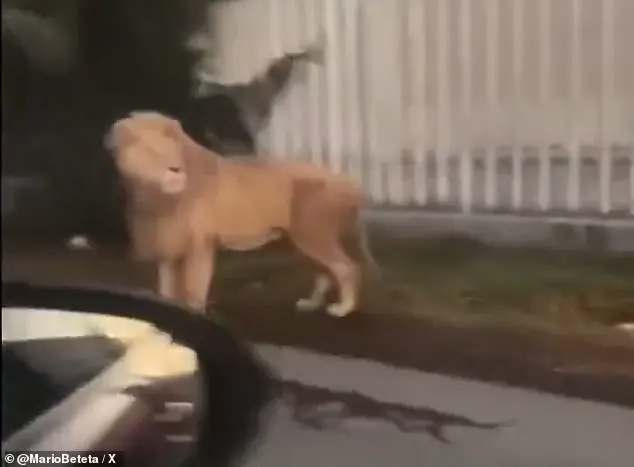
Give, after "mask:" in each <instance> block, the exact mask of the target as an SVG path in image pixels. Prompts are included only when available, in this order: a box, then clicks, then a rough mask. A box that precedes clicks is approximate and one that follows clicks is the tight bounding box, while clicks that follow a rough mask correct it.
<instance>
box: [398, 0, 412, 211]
mask: <svg viewBox="0 0 634 467" xmlns="http://www.w3.org/2000/svg"><path fill="white" fill-rule="evenodd" d="M398 2H399V4H398V6H399V14H398V22H399V28H398V29H399V31H398V32H399V36H400V41H399V47H398V56H399V62H400V63H399V65H400V71H401V76H400V78H401V80H400V94H401V95H400V98H401V114H402V115H401V122H402V125H401V137H400V139H401V148H402V149H401V154H400V165H401V180H402V185H403V188H402V192H403V200H404V201H405V203H412V201H413V199H414V190H415V188H414V183H415V182H414V174H413V172H412V169H413V168H414V166H413V164H414V160H413V157H412V154H413V148H414V132H413V119H414V115H413V114H414V111H415V107H414V106H415V102H414V100H413V93H412V91H413V88H412V79H413V77H414V76H413V74H414V67H415V64H414V63H412V60H411V59H410V53H411V47H412V38H411V36H410V23H411V21H410V17H411V11H410V6H411V2H410V1H409V0H398Z"/></svg>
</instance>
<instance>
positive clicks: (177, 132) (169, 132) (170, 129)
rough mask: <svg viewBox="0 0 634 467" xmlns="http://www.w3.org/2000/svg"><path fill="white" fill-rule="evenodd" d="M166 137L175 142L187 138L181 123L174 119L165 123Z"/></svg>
mask: <svg viewBox="0 0 634 467" xmlns="http://www.w3.org/2000/svg"><path fill="white" fill-rule="evenodd" d="M165 135H166V136H169V137H170V138H174V139H175V140H182V139H183V138H184V137H185V136H186V135H185V130H183V127H182V125H181V123H180V122H179V121H178V120H174V119H170V120H168V121H166V122H165Z"/></svg>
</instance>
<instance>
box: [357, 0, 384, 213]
mask: <svg viewBox="0 0 634 467" xmlns="http://www.w3.org/2000/svg"><path fill="white" fill-rule="evenodd" d="M377 1H381V0H364V1H363V2H362V5H363V8H362V10H361V13H360V14H361V34H362V36H363V38H364V42H363V44H364V47H363V50H362V57H361V62H362V67H363V68H362V75H363V81H364V84H365V85H366V86H367V87H366V89H367V96H366V99H365V100H364V105H365V108H366V110H367V114H366V124H367V128H368V132H367V134H366V147H367V149H368V153H367V154H368V160H367V170H368V184H369V186H370V195H371V198H372V202H373V203H375V204H384V203H386V202H387V201H388V200H389V197H388V190H387V188H386V186H385V183H384V178H385V177H384V172H385V171H384V166H383V161H382V158H381V152H380V150H378V149H377V148H378V147H379V146H380V140H379V136H378V133H379V131H380V123H379V117H380V112H381V110H380V105H379V103H378V102H377V98H376V97H377V96H376V94H377V92H376V88H377V81H378V80H379V78H378V75H379V73H378V72H377V71H378V67H377V62H379V60H378V56H380V54H381V53H382V52H383V50H384V49H383V48H381V47H380V45H381V41H380V40H379V39H377V35H376V27H375V26H376V25H375V21H376V17H377Z"/></svg>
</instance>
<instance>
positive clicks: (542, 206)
mask: <svg viewBox="0 0 634 467" xmlns="http://www.w3.org/2000/svg"><path fill="white" fill-rule="evenodd" d="M214 8H217V9H218V10H216V11H214V15H213V18H215V21H216V22H217V23H216V25H215V33H216V34H217V35H218V36H217V37H216V39H217V41H216V42H215V44H216V50H214V51H213V61H214V62H215V63H214V65H215V67H214V68H215V70H214V71H215V73H216V76H217V78H218V79H220V80H222V81H241V80H247V79H249V78H250V77H251V76H252V75H253V74H255V73H257V72H259V71H261V70H262V68H263V67H264V66H265V65H266V63H267V61H268V60H270V59H271V58H272V57H274V56H279V55H281V54H283V53H285V52H288V51H296V50H298V49H299V48H301V47H302V46H304V45H306V44H308V43H311V42H312V41H314V40H315V39H316V38H317V37H319V35H320V34H321V33H323V34H324V37H325V46H326V49H325V50H326V59H325V63H324V65H323V67H320V66H314V65H308V66H307V68H306V70H305V73H304V76H303V77H301V78H298V79H297V80H296V82H295V83H294V84H293V85H292V88H291V90H290V92H289V94H288V95H287V96H286V97H285V98H284V100H283V102H281V103H279V104H278V106H277V108H276V110H275V112H274V116H273V119H272V122H271V124H270V127H269V128H268V129H267V130H266V131H265V132H264V133H265V134H263V135H260V136H261V137H260V141H259V143H260V145H261V148H262V149H263V150H265V151H270V153H271V154H272V155H274V156H277V157H287V158H307V159H310V160H313V161H315V162H317V163H320V164H326V165H328V166H330V167H331V168H333V169H335V170H338V171H345V172H348V173H350V174H351V175H352V176H354V177H355V178H357V179H358V180H359V181H360V182H361V183H363V185H364V187H365V188H366V189H367V191H368V193H369V194H370V195H371V197H372V199H373V200H374V202H376V203H377V204H387V205H392V206H418V207H421V208H427V209H444V210H452V211H461V212H473V211H480V210H485V211H493V212H514V213H522V212H533V213H543V214H554V213H556V214H558V215H560V214H562V213H564V214H584V215H587V214H588V213H590V214H591V215H595V216H600V215H620V216H629V217H631V216H632V215H634V53H633V52H632V50H630V49H631V48H632V47H633V46H634V1H632V0H390V1H387V0H241V1H238V2H229V3H227V4H221V5H219V6H217V7H214Z"/></svg>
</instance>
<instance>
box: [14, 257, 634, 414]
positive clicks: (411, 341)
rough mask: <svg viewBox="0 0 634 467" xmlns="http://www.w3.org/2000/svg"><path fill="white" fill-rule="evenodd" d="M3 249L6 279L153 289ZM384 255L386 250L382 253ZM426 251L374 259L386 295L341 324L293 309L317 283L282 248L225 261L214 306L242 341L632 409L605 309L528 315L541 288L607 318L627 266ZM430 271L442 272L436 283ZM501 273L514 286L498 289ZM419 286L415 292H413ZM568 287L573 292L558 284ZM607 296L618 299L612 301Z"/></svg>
mask: <svg viewBox="0 0 634 467" xmlns="http://www.w3.org/2000/svg"><path fill="white" fill-rule="evenodd" d="M3 250H4V254H3V260H2V270H3V276H4V277H5V279H6V278H16V277H19V278H32V279H35V280H39V281H45V282H51V281H53V282H56V283H75V284H82V283H85V284H95V283H100V284H103V285H109V286H124V287H135V288H138V287H149V286H150V285H151V282H150V281H151V277H152V275H151V272H150V271H148V270H147V268H142V267H139V266H138V265H134V264H132V263H130V262H129V261H127V260H125V259H124V257H123V256H122V253H123V252H122V250H112V249H103V248H99V249H97V250H95V251H93V252H68V251H64V249H63V248H59V247H58V248H55V249H51V248H50V247H43V246H39V247H33V246H30V247H29V248H25V247H20V248H15V247H13V248H7V247H6V245H5V247H3ZM378 250H379V253H381V251H380V250H381V248H378ZM429 251H430V250H425V251H423V252H422V253H421V254H423V257H425V258H426V259H427V262H426V263H424V264H425V265H424V267H421V266H420V264H422V263H420V262H419V261H418V260H417V259H416V258H418V256H417V255H418V253H416V254H414V253H413V252H411V251H410V252H409V253H408V254H407V255H406V259H405V260H404V259H403V257H402V256H399V257H395V256H391V257H388V258H387V260H386V259H385V258H386V257H385V256H384V255H383V256H382V255H379V257H380V259H383V260H384V261H383V263H384V264H386V265H387V271H386V274H387V276H388V277H387V279H386V282H387V284H389V286H388V285H386V283H380V284H370V286H369V287H367V288H366V290H365V291H364V294H363V300H362V307H361V311H360V312H358V313H355V314H353V315H350V316H349V317H347V318H345V319H335V318H331V317H329V316H327V315H326V314H325V313H323V312H316V313H311V314H299V313H297V312H295V311H294V307H293V305H294V303H295V301H296V300H297V298H299V297H300V296H303V295H305V294H307V293H308V291H309V289H310V285H311V279H312V278H311V274H310V271H309V270H307V269H306V268H302V267H301V266H300V265H299V264H297V263H296V262H295V261H294V260H293V259H292V258H289V257H285V256H283V255H279V254H278V253H277V252H276V251H275V250H270V251H268V252H265V253H262V254H252V253H247V254H244V255H238V256H237V257H233V256H232V255H228V256H227V255H225V256H224V257H222V258H221V262H220V268H219V275H218V277H217V280H216V281H215V282H214V287H213V290H212V299H213V302H214V303H213V305H212V308H213V309H215V310H216V311H217V312H218V313H219V314H221V315H222V317H223V319H224V320H225V321H226V323H227V324H228V325H229V326H230V327H231V328H232V329H234V330H235V331H236V332H237V333H238V334H239V335H241V336H243V337H244V338H246V339H248V340H251V341H255V342H267V343H275V344H280V345H290V346H295V347H300V348H305V349H313V350H316V351H320V352H325V353H330V354H337V355H345V356H354V357H360V358H367V359H373V360H378V361H382V362H386V363H389V364H393V365H395V366H401V367H409V368H416V369H420V370H424V371H430V372H437V373H444V374H451V375H458V376H463V377H467V378H473V379H479V380H488V381H496V382H503V383H507V384H510V385H513V386H520V387H530V388H536V389H540V390H543V391H547V392H552V393H557V394H564V395H567V396H573V397H580V398H584V399H591V400H596V401H605V402H611V403H616V404H621V405H625V406H629V407H634V339H632V338H631V337H630V336H627V335H625V334H624V333H623V334H621V333H618V332H616V331H610V330H609V329H608V327H606V326H599V325H597V324H596V323H600V322H601V320H602V319H596V320H594V321H593V320H589V319H586V318H587V317H588V316H592V315H593V313H595V310H596V309H598V308H587V307H586V308H579V307H577V308H574V309H573V311H571V312H566V313H563V317H562V313H561V312H554V313H553V312H552V310H550V311H549V310H545V311H544V313H543V314H542V315H539V313H537V312H538V311H539V310H540V309H541V307H540V306H539V305H538V304H539V303H540V302H539V301H535V300H533V301H530V303H531V305H530V306H529V305H526V307H524V308H522V306H521V305H522V304H526V303H527V301H529V300H528V298H529V296H530V295H531V294H534V293H536V292H538V291H542V292H543V296H544V297H545V298H543V300H547V299H550V297H554V298H553V300H555V302H548V301H542V302H541V303H542V304H543V307H547V306H550V305H548V303H559V302H561V301H562V300H564V298H565V301H566V300H567V301H569V300H571V298H570V297H575V296H576V295H575V294H577V293H579V288H581V289H582V290H581V292H584V293H585V292H587V291H588V290H589V289H592V290H593V293H597V294H602V296H605V297H607V299H610V301H609V303H608V302H605V303H604V301H603V302H602V301H598V303H603V305H601V306H608V308H609V309H610V310H612V311H610V313H609V315H610V319H612V316H613V313H615V312H614V311H613V310H614V309H615V306H620V305H614V303H617V304H621V303H622V302H623V300H629V297H631V292H632V290H630V289H631V288H634V286H632V284H634V281H632V282H629V276H628V275H627V274H629V263H627V262H626V263H623V264H621V263H622V262H621V263H619V264H617V265H616V272H615V273H614V275H613V276H612V274H613V271H615V269H614V265H611V266H610V267H607V266H605V265H604V266H600V264H603V263H596V264H595V265H594V266H593V268H591V269H593V270H594V273H592V275H590V276H588V275H587V274H590V273H589V272H588V271H587V270H582V269H580V266H579V264H581V263H579V264H577V263H574V264H572V263H570V261H571V260H569V259H565V261H564V260H563V259H562V260H561V261H564V262H565V263H566V265H567V266H570V265H571V264H572V266H574V267H573V268H572V269H570V268H569V269H567V270H566V269H565V268H564V269H561V268H559V269H558V268H555V267H554V266H552V264H551V266H549V267H550V269H548V268H547V269H548V270H549V271H550V272H549V273H547V274H546V276H547V278H546V279H547V280H545V281H544V278H543V276H544V274H545V273H541V272H540V270H538V269H536V267H533V268H532V269H530V268H529V269H528V270H527V267H528V265H529V263H530V261H529V259H530V258H534V255H529V259H526V258H525V259H524V260H522V261H524V263H522V262H521V261H520V260H519V259H518V257H513V255H511V256H512V257H511V258H508V259H507V260H503V259H502V258H498V259H497V260H495V261H494V260H493V259H492V257H491V254H490V252H481V253H478V254H476V253H474V252H473V251H472V250H469V253H468V254H467V253H465V255H466V257H468V259H465V258H466V257H465V256H464V255H462V254H458V253H457V249H456V248H454V249H453V253H452V254H451V255H450V254H445V253H443V254H441V253H440V252H439V250H438V249H437V248H436V249H432V250H431V251H436V256H437V258H436V259H434V255H433V254H431V253H429ZM485 257H487V258H488V259H486V260H485V259H484V258H485ZM415 259H416V260H415ZM518 261H519V262H518ZM408 264H409V266H407V265H408ZM518 264H522V268H523V269H524V270H525V271H527V272H526V274H525V275H524V277H525V278H529V279H530V280H525V281H519V279H517V274H516V275H515V276H514V275H513V272H517V269H518ZM452 265H453V266H452ZM408 268H409V269H408ZM469 268H474V271H472V272H471V273H470V274H471V275H472V276H471V278H469V277H465V276H464V272H465V271H467V270H468V269H469ZM505 268H506V269H505ZM509 268H510V269H509ZM433 270H435V271H436V272H438V274H436V275H433V276H432V275H430V271H433ZM505 270H506V271H508V274H506V275H508V277H509V278H511V279H510V280H509V281H507V282H506V283H500V281H501V280H502V278H504V277H505V273H504V271H505ZM573 270H574V271H577V273H578V276H579V278H580V279H579V280H580V282H578V283H577V285H576V286H575V287H576V288H575V287H572V284H573V282H572V280H571V278H570V277H569V275H570V274H571V272H570V271H573ZM452 271H453V272H452ZM565 271H568V272H565ZM459 272H460V273H461V274H458V273H459ZM426 274H427V276H426ZM439 275H440V276H442V277H444V279H443V280H442V281H439V280H438V278H437V277H438V276H439ZM476 277H479V279H478V280H476V279H475V278H476ZM513 277H515V278H513ZM598 277H603V283H602V285H601V284H599V285H601V287H595V286H596V285H597V280H598ZM487 278H488V279H487ZM459 279H460V280H459ZM447 283H449V284H454V285H452V286H449V285H446V284H447ZM417 284H418V285H419V286H420V290H416V289H415V287H414V286H415V285H417ZM443 284H445V285H443ZM513 284H515V285H513ZM540 284H541V285H540ZM565 284H568V286H566V287H563V286H562V285H565ZM583 284H585V285H583ZM592 284H594V285H592ZM467 286H468V287H469V288H470V294H471V296H472V297H473V296H476V297H481V298H480V299H478V300H475V301H474V300H473V299H469V300H465V301H464V303H466V304H474V305H473V306H472V307H469V306H465V305H464V303H463V302H462V301H461V300H462V299H461V298H460V297H464V293H463V289H464V287H467ZM591 286H592V287H591ZM611 290H614V291H615V292H614V295H613V296H612V295H610V294H611V293H612V292H610V291H611ZM509 291H511V292H509ZM546 292H548V293H546ZM617 294H620V295H618V297H617ZM538 296H540V297H541V295H538ZM454 299H455V300H454ZM540 300H542V298H540ZM557 300H558V301H559V302H557ZM573 301H574V300H573ZM483 303H484V304H483ZM536 303H537V305H536ZM566 303H567V302H566ZM575 303H577V302H575ZM579 303H581V302H579ZM606 303H607V305H606ZM566 306H568V305H566ZM518 307H519V308H518ZM516 308H517V309H516ZM565 309H568V308H565ZM571 309H572V308H571ZM601 309H603V308H601ZM487 310H488V311H487ZM504 310H507V312H504ZM509 310H510V311H509ZM579 310H581V312H580V311H579ZM584 310H585V311H584ZM618 310H621V311H618V313H615V314H620V313H621V312H625V313H627V312H628V307H627V306H625V307H623V308H622V309H621V308H618ZM536 313H537V315H539V316H536ZM509 317H510V318H509ZM595 321H596V323H595ZM606 321H609V320H606Z"/></svg>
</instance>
